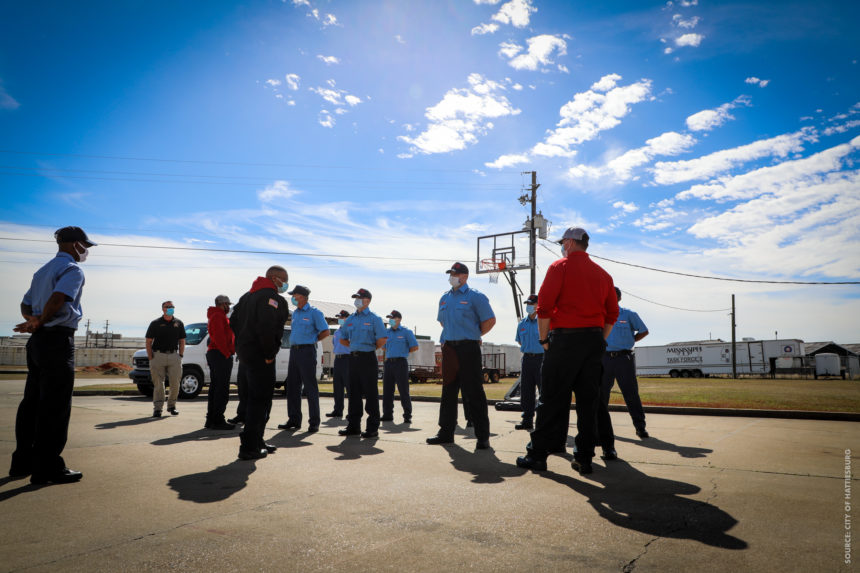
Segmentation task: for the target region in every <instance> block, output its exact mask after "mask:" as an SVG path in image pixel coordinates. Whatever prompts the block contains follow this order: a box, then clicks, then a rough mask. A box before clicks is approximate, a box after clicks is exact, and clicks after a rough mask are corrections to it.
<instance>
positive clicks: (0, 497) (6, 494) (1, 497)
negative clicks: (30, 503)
mask: <svg viewBox="0 0 860 573" xmlns="http://www.w3.org/2000/svg"><path fill="white" fill-rule="evenodd" d="M18 480H25V481H24V483H23V484H22V485H21V486H19V487H16V488H15V489H10V490H9V491H3V492H0V502H3V501H6V500H7V499H11V498H13V497H15V496H16V495H20V494H22V493H27V492H28V491H36V490H39V489H42V488H43V487H51V484H46V485H34V484H31V483H30V476H23V477H12V476H6V477H4V478H2V479H0V486H4V485H6V484H7V483H11V482H13V481H18ZM59 485H70V484H59Z"/></svg>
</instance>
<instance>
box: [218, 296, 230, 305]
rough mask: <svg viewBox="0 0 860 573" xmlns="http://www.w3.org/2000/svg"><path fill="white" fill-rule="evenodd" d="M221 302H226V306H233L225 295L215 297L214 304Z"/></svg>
mask: <svg viewBox="0 0 860 573" xmlns="http://www.w3.org/2000/svg"><path fill="white" fill-rule="evenodd" d="M223 302H226V303H227V304H233V303H232V302H230V297H229V296H227V295H226V294H219V295H218V296H216V297H215V304H221V303H223Z"/></svg>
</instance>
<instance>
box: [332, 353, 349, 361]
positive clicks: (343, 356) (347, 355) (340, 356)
mask: <svg viewBox="0 0 860 573" xmlns="http://www.w3.org/2000/svg"><path fill="white" fill-rule="evenodd" d="M350 354H351V353H350ZM338 358H349V354H335V355H334V359H335V360H337V359H338Z"/></svg>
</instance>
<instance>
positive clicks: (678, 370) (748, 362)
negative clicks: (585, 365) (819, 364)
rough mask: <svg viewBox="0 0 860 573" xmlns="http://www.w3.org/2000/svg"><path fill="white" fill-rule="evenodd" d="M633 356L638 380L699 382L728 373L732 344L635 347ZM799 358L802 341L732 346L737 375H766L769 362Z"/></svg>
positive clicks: (760, 342) (746, 341)
mask: <svg viewBox="0 0 860 573" xmlns="http://www.w3.org/2000/svg"><path fill="white" fill-rule="evenodd" d="M634 354H635V357H636V374H637V375H638V376H671V377H672V378H678V377H682V378H701V377H702V376H709V375H711V374H728V375H731V373H732V343H731V342H723V341H721V340H718V341H710V340H708V341H700V342H675V343H672V344H666V345H664V346H638V347H636V349H635V351H634ZM803 354H804V348H803V341H802V340H797V339H786V340H744V341H740V342H736V343H735V361H736V365H737V373H738V374H761V375H764V374H769V373H770V372H771V362H774V363H775V362H776V360H777V359H779V358H790V357H799V356H803ZM772 359H773V360H772Z"/></svg>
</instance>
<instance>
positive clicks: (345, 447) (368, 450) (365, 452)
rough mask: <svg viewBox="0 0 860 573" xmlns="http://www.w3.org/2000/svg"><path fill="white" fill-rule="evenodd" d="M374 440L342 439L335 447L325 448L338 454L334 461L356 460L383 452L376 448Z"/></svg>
mask: <svg viewBox="0 0 860 573" xmlns="http://www.w3.org/2000/svg"><path fill="white" fill-rule="evenodd" d="M376 442H377V439H376V438H372V439H369V440H366V439H364V438H344V440H343V441H342V442H341V443H340V444H338V445H337V446H326V449H327V450H328V451H330V452H334V453H336V454H340V455H339V456H338V457H336V458H335V459H336V460H357V459H359V458H362V457H364V456H375V455H376V454H381V453H383V452H384V451H385V450H382V449H380V448H377V447H376Z"/></svg>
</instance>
